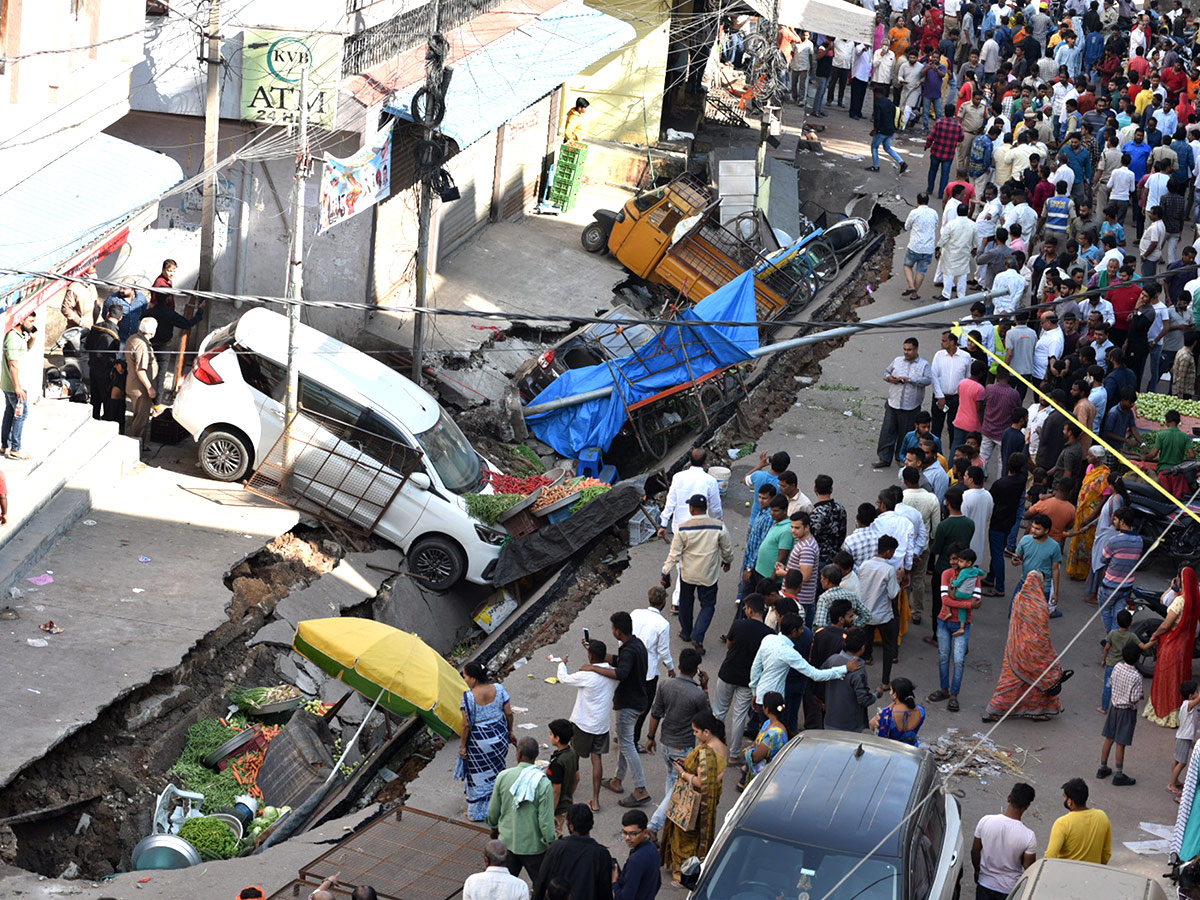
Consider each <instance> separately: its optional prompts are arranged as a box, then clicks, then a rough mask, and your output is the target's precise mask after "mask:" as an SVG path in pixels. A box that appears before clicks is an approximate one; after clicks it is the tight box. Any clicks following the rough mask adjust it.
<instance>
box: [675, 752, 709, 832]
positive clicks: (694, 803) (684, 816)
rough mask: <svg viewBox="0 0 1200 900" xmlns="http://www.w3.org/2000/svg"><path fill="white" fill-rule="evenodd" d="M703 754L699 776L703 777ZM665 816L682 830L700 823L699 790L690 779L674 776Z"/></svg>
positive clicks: (694, 827)
mask: <svg viewBox="0 0 1200 900" xmlns="http://www.w3.org/2000/svg"><path fill="white" fill-rule="evenodd" d="M704 769H705V763H704V754H701V755H700V772H699V774H700V778H701V780H703V778H704ZM667 818H668V819H670V820H671V821H672V822H674V823H675V824H676V825H678V826H679V827H680V828H681V829H683V830H684V831H695V830H696V826H697V825H699V824H700V791H698V790H697V789H696V788H694V787H692V783H691V780H690V779H685V778H682V777H681V778H676V779H675V787H674V788H672V789H671V799H670V800H669V801H668V802H667Z"/></svg>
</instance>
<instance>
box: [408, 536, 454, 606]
mask: <svg viewBox="0 0 1200 900" xmlns="http://www.w3.org/2000/svg"><path fill="white" fill-rule="evenodd" d="M408 571H409V572H411V573H412V574H413V575H414V576H416V579H417V584H419V585H420V586H421V587H426V588H429V590H431V591H437V592H438V593H439V594H441V593H445V592H446V591H448V590H450V588H452V587H454V585H456V584H458V583H459V582H460V581H462V578H463V575H465V574H466V572H467V561H466V560H465V559H464V558H463V552H462V550H461V549H460V548H459V546H458V544H456V543H454V541H451V540H449V539H448V538H444V537H440V536H437V535H434V536H431V537H426V538H421V539H420V540H419V541H417V542H416V543H415V544H413V545H412V546H411V547H410V548H409V550H408Z"/></svg>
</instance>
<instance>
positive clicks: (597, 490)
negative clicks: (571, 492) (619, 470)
mask: <svg viewBox="0 0 1200 900" xmlns="http://www.w3.org/2000/svg"><path fill="white" fill-rule="evenodd" d="M611 490H612V488H611V487H609V486H608V485H607V484H593V485H592V486H591V487H585V488H584V489H583V490H582V491H580V492H579V499H578V500H576V501H575V502H574V503H573V504H571V512H572V513H577V512H579V511H580V510H581V509H583V508H584V507H585V506H587V505H588V504H589V503H591V502H592V501H593V500H595V499H596V498H597V497H599V496H600V495H601V494H607V493H608V492H609V491H611Z"/></svg>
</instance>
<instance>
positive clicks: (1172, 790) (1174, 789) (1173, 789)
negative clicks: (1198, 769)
mask: <svg viewBox="0 0 1200 900" xmlns="http://www.w3.org/2000/svg"><path fill="white" fill-rule="evenodd" d="M1167 793H1168V794H1182V793H1183V788H1177V787H1169V788H1167Z"/></svg>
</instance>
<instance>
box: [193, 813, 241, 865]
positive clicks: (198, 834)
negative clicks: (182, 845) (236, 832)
mask: <svg viewBox="0 0 1200 900" xmlns="http://www.w3.org/2000/svg"><path fill="white" fill-rule="evenodd" d="M179 836H180V837H181V838H183V839H184V840H185V841H187V842H188V843H189V844H191V845H192V846H193V847H195V848H196V852H197V853H199V854H200V858H201V859H206V860H215V859H229V858H231V857H232V856H233V855H234V854H236V853H237V850H238V839H237V838H236V837H234V836H233V829H232V828H230V827H229V825H228V824H227V823H225V822H222V821H221V820H220V819H214V818H212V817H211V816H198V817H196V818H194V819H188V820H187V821H186V822H184V823H183V825H181V826H180V827H179Z"/></svg>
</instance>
